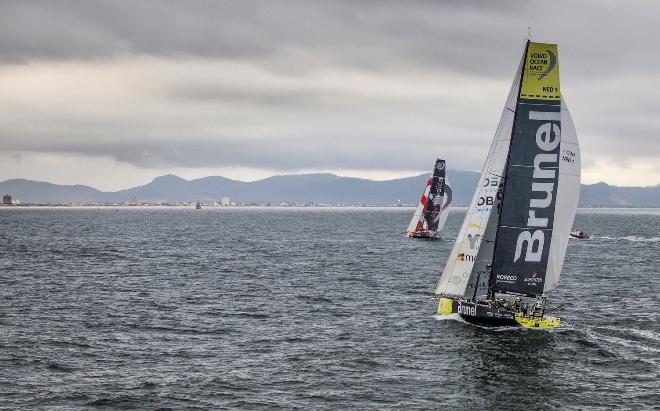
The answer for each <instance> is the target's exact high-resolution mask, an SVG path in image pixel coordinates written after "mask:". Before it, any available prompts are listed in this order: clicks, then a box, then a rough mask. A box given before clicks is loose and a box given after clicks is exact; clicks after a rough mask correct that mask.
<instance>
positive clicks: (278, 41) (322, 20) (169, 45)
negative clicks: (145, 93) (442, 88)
mask: <svg viewBox="0 0 660 411" xmlns="http://www.w3.org/2000/svg"><path fill="white" fill-rule="evenodd" d="M644 6H645V7H644V9H645V10H646V12H645V13H639V9H632V8H631V7H627V6H625V5H623V4H616V3H612V4H609V5H608V6H607V7H603V3H602V2H586V3H579V4H576V3H575V2H568V1H564V2H551V3H550V2H542V1H536V2H491V1H481V2H458V1H445V2H426V1H418V2H377V1H363V2H354V1H333V2H326V1H278V2H259V1H240V2H235V1H187V2H180V1H157V2H156V1H146V0H143V1H58V2H22V1H8V2H3V3H2V5H1V6H0V7H1V8H2V10H1V13H0V56H1V57H2V59H3V60H4V61H5V62H6V61H15V62H25V61H31V60H39V59H93V58H97V59H98V58H111V57H113V56H116V55H120V54H125V53H129V54H130V53H143V54H150V55H162V56H183V57H185V56H203V57H210V58H228V59H232V58H233V59H237V58H239V59H257V60H269V61H270V63H269V64H272V65H273V67H272V68H273V69H278V67H279V65H284V67H280V69H286V70H294V69H297V70H301V69H303V68H304V67H306V66H307V65H309V66H310V67H315V66H323V65H328V64H334V65H342V66H346V65H348V66H351V67H355V66H360V67H364V68H368V69H371V70H388V69H393V68H397V67H416V66H422V67H425V68H430V69H433V67H434V66H437V65H440V66H442V67H448V68H451V69H453V70H456V71H460V72H468V73H479V74H481V75H489V76H491V75H493V73H496V74H498V75H500V76H505V75H507V74H508V70H510V69H509V67H510V64H509V61H510V59H511V58H517V55H518V50H517V49H516V48H515V47H512V45H522V42H523V39H524V37H525V35H526V34H527V33H526V32H527V26H528V25H531V26H533V28H534V30H535V31H534V33H535V34H536V36H538V38H539V39H543V38H544V37H545V36H548V38H550V39H552V40H553V41H557V42H559V43H561V44H563V45H565V47H567V48H568V49H569V50H570V51H569V53H572V54H580V55H583V56H584V57H586V58H583V59H581V60H582V61H586V63H584V64H585V65H588V66H589V67H591V69H592V70H591V71H592V72H595V73H596V74H598V73H602V72H607V71H611V70H615V69H617V67H630V64H629V63H628V61H629V60H630V59H629V58H627V57H633V56H637V58H643V59H644V60H645V61H646V64H644V65H642V64H640V65H639V66H637V64H634V63H633V64H634V67H635V68H637V69H639V70H650V68H649V67H648V66H649V64H651V63H657V62H658V57H656V56H655V54H654V53H648V49H645V47H644V42H643V41H640V40H643V37H642V36H653V35H655V28H654V27H655V21H654V17H652V16H655V15H657V11H659V7H658V5H657V4H655V3H651V2H649V3H645V4H644ZM653 9H655V12H656V13H654V12H653V11H652V10H653ZM573 50H574V51H573ZM290 53H294V54H293V55H295V56H296V57H298V59H299V60H298V61H291V60H289V59H288V57H289V56H290ZM569 55H570V54H569ZM577 61H580V60H577ZM264 64H265V63H264ZM585 68H586V67H585Z"/></svg>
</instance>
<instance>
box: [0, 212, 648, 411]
mask: <svg viewBox="0 0 660 411" xmlns="http://www.w3.org/2000/svg"><path fill="white" fill-rule="evenodd" d="M411 215H412V210H411V209H376V208H346V209H318V208H317V209H309V208H304V209H302V208H301V209H293V208H292V209H281V208H256V207H255V208H207V209H203V210H193V209H125V208H124V209H119V210H115V209H107V208H106V209H66V208H63V209H31V208H27V209H16V208H14V209H3V210H0V227H2V233H1V235H0V283H1V284H2V286H1V287H0V407H2V408H5V409H19V408H37V409H48V410H57V409H67V410H68V409H96V408H104V409H107V408H110V409H155V408H162V409H232V408H243V409H244V408H247V409H270V408H286V409H305V410H307V409H355V408H360V409H365V408H366V409H392V408H396V409H435V408H440V407H443V406H444V407H450V408H454V409H466V408H470V409H530V408H532V409H539V408H543V409H612V408H619V409H621V408H623V409H649V408H653V407H658V406H659V405H660V375H659V372H660V321H659V320H660V318H659V317H660V308H659V307H660V294H659V293H658V289H660V275H659V271H660V261H659V260H658V255H660V232H659V227H660V211H658V210H613V211H612V210H582V211H580V212H579V213H578V215H577V217H576V224H575V225H576V226H577V227H580V228H582V229H584V230H586V231H588V232H589V233H591V234H593V235H594V238H592V239H590V240H571V241H570V242H569V246H568V252H567V255H566V262H565V264H564V270H563V273H562V279H561V284H560V288H559V289H558V290H556V291H555V292H554V293H553V294H552V295H551V298H552V300H553V303H555V304H565V305H564V306H563V307H562V310H561V315H562V326H561V327H560V328H558V329H556V330H553V331H538V330H521V329H512V328H504V329H488V328H482V327H476V326H473V325H470V324H467V323H464V322H463V321H461V320H459V319H456V318H451V319H446V318H445V319H444V320H443V319H441V318H439V317H437V316H434V315H433V313H434V311H435V308H436V307H435V306H434V304H433V302H432V301H431V299H430V294H431V292H432V289H433V287H434V286H435V283H436V281H437V279H438V277H439V273H440V271H441V268H442V266H443V265H444V262H445V260H446V258H447V256H448V254H449V252H450V250H451V247H452V244H453V239H454V238H455V236H456V233H457V231H458V229H459V226H460V224H461V222H462V220H463V217H464V215H465V211H464V210H453V211H452V213H451V214H450V216H449V219H448V223H447V227H446V230H445V233H444V238H445V239H443V240H440V241H420V240H412V239H408V238H406V237H404V235H403V230H404V229H405V227H406V226H407V223H408V220H409V219H410V217H411Z"/></svg>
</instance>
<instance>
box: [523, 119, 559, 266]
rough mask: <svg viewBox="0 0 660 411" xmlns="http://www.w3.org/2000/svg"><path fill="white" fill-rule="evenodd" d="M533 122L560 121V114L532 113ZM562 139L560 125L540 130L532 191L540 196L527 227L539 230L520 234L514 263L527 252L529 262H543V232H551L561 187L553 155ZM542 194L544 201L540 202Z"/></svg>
mask: <svg viewBox="0 0 660 411" xmlns="http://www.w3.org/2000/svg"><path fill="white" fill-rule="evenodd" d="M529 119H530V120H554V121H559V119H560V113H558V112H539V111H530V112H529ZM560 139H561V130H560V128H559V125H558V124H556V123H553V122H544V123H542V124H541V125H540V126H539V127H538V129H537V130H536V146H537V147H538V149H539V152H538V153H537V154H536V156H535V157H534V171H533V175H532V185H531V191H532V192H533V193H537V194H536V196H532V198H530V200H529V207H528V218H527V227H529V228H536V229H535V230H534V231H532V230H526V231H522V232H520V234H518V239H517V241H516V252H515V255H514V258H513V261H514V262H516V261H518V259H519V258H520V257H521V256H522V254H523V250H524V260H525V261H527V262H539V261H541V258H542V256H543V249H544V248H543V246H544V244H545V232H544V231H543V230H542V229H544V228H548V225H549V218H550V217H552V209H549V208H550V205H551V204H552V199H553V195H554V192H555V189H556V185H557V169H558V165H559V158H558V154H557V153H552V152H553V151H555V150H556V149H557V147H558V146H559V142H560ZM539 194H540V195H541V196H542V197H543V198H538V197H539Z"/></svg>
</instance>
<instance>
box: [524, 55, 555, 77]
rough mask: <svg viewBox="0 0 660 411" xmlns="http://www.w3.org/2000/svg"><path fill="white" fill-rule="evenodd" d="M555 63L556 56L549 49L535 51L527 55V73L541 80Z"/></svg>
mask: <svg viewBox="0 0 660 411" xmlns="http://www.w3.org/2000/svg"><path fill="white" fill-rule="evenodd" d="M556 65H557V56H555V53H553V52H552V51H551V50H544V51H535V52H532V53H530V55H529V66H528V67H527V69H528V70H529V74H532V75H537V76H539V77H538V79H539V80H541V79H543V77H545V76H547V75H548V73H550V72H551V71H552V69H553V68H555V66H556Z"/></svg>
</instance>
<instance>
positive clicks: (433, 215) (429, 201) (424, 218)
mask: <svg viewBox="0 0 660 411" xmlns="http://www.w3.org/2000/svg"><path fill="white" fill-rule="evenodd" d="M445 169H446V163H445V160H441V159H436V161H435V166H434V167H433V171H432V172H431V176H430V177H429V179H428V181H427V182H426V186H425V188H424V191H423V192H422V197H421V198H420V200H419V204H418V205H417V209H416V210H415V214H414V215H413V218H412V220H410V224H409V225H408V229H407V230H406V235H407V236H408V237H410V238H427V239H435V238H438V237H439V236H440V233H441V232H442V229H443V228H444V226H445V222H446V221H447V215H448V214H449V206H450V205H451V187H449V181H447V178H446V175H445V173H446V170H445Z"/></svg>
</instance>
